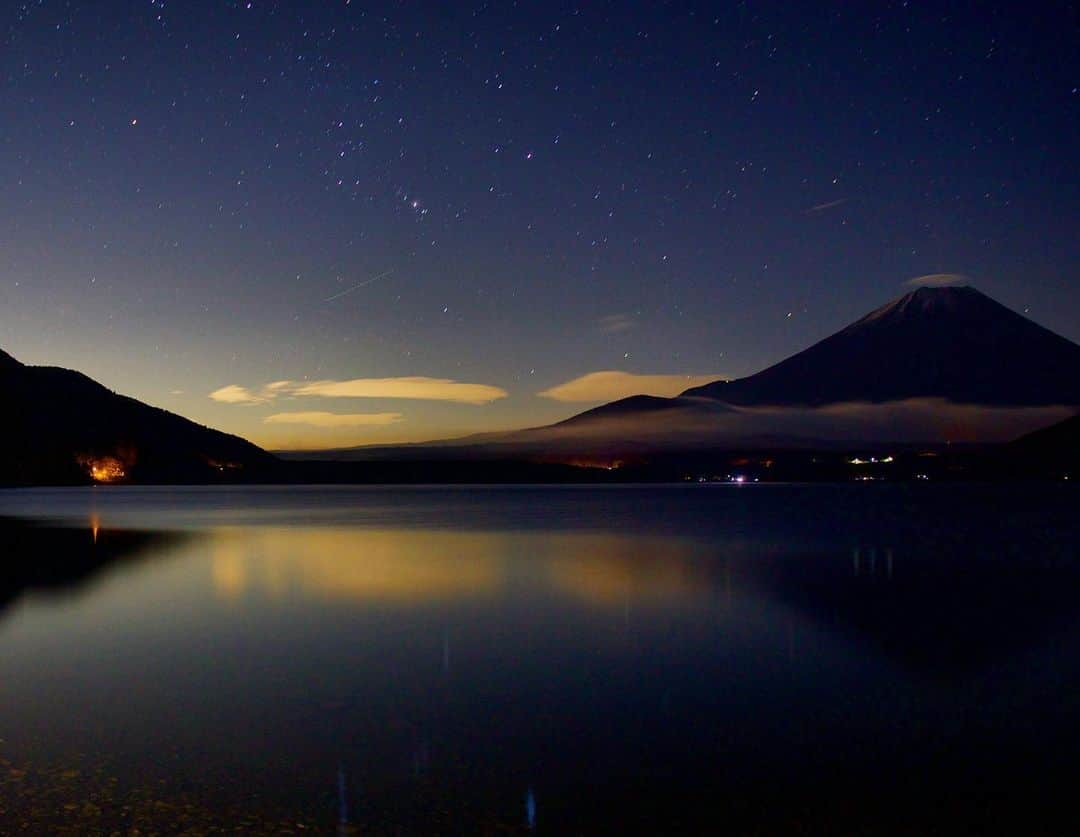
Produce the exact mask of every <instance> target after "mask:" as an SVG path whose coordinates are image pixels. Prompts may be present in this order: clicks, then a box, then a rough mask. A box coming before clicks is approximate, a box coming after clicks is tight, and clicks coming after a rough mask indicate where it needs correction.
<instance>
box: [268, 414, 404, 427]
mask: <svg viewBox="0 0 1080 837" xmlns="http://www.w3.org/2000/svg"><path fill="white" fill-rule="evenodd" d="M402 418H403V416H402V415H401V413H325V412H317V411H316V412H306V413H305V412H298V413H274V415H272V416H267V417H266V418H264V419H263V423H265V424H306V425H310V426H311V427H378V426H383V425H387V424H396V423H397V422H399V421H401V420H402Z"/></svg>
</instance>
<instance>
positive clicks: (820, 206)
mask: <svg viewBox="0 0 1080 837" xmlns="http://www.w3.org/2000/svg"><path fill="white" fill-rule="evenodd" d="M845 203H847V198H839V199H837V200H835V201H827V202H826V203H819V204H817V205H815V206H811V207H810V208H809V209H804V210H803V214H805V215H815V214H817V213H818V212H824V211H825V210H826V209H832V208H833V207H835V206H840V205H841V204H845Z"/></svg>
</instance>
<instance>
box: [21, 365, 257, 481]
mask: <svg viewBox="0 0 1080 837" xmlns="http://www.w3.org/2000/svg"><path fill="white" fill-rule="evenodd" d="M0 392H3V395H4V402H5V405H4V409H3V411H0V433H2V438H3V439H4V444H5V447H6V450H5V452H4V455H3V457H2V459H0V483H8V484H11V483H79V482H86V481H88V480H90V479H91V478H94V479H95V480H96V481H100V482H113V481H136V482H143V483H146V482H209V481H218V480H221V479H240V478H243V479H248V478H257V476H258V475H259V474H261V473H262V472H264V471H265V470H267V469H270V468H272V467H273V466H274V464H275V463H276V462H277V460H276V458H275V457H273V456H271V455H270V454H268V453H266V452H265V451H263V450H262V449H261V448H258V447H256V446H255V445H253V444H251V443H250V442H247V441H245V440H243V439H241V438H239V437H237V436H231V435H229V434H226V433H220V432H218V431H216V430H211V429H210V428H207V427H203V426H201V425H198V424H196V423H194V422H192V421H189V420H187V419H185V418H182V417H180V416H178V415H175V414H173V413H170V412H167V411H166V410H162V409H159V408H157V407H151V406H149V405H147V404H143V403H142V402H140V401H136V400H135V399H133V398H128V397H126V396H123V395H118V394H116V393H114V392H112V391H110V390H108V389H106V388H105V387H103V386H102V385H101V384H99V383H97V382H95V381H93V380H91V379H90V378H88V377H87V376H85V375H83V374H81V373H79V372H73V371H71V370H68V369H59V368H56V367H45V366H24V365H23V364H21V363H19V362H18V361H16V360H15V359H14V358H12V357H11V356H10V355H8V354H6V353H3V352H0Z"/></svg>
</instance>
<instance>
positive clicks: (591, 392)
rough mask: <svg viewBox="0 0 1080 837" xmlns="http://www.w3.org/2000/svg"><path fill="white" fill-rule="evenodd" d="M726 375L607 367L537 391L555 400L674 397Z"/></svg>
mask: <svg viewBox="0 0 1080 837" xmlns="http://www.w3.org/2000/svg"><path fill="white" fill-rule="evenodd" d="M723 377H724V376H723V375H635V374H634V373H632V372H619V371H616V370H608V371H603V372H590V373H588V374H587V375H582V376H581V377H580V378H574V379H573V380H572V381H567V382H566V383H564V384H559V385H558V386H554V387H551V388H550V389H545V390H544V391H543V392H539V393H537V395H539V396H540V397H541V398H551V399H553V400H555V401H614V400H616V399H619V398H626V397H627V396H629V395H658V396H662V397H664V398H671V397H672V396H675V395H679V394H680V393H681V392H683V391H684V390H687V389H689V388H690V387H696V386H701V385H702V384H709V383H712V382H713V381H718V380H721V379H722V378H723Z"/></svg>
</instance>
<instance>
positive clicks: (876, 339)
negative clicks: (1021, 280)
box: [683, 287, 1080, 407]
mask: <svg viewBox="0 0 1080 837" xmlns="http://www.w3.org/2000/svg"><path fill="white" fill-rule="evenodd" d="M683 394H684V395H686V396H697V397H704V398H713V399H717V400H719V401H724V402H726V403H728V404H736V405H744V406H763V405H777V406H797V405H798V406H811V407H816V406H821V405H824V404H836V403H843V402H856V401H863V402H872V403H882V402H887V401H899V400H903V399H913V398H942V399H946V400H948V401H951V402H953V403H958V404H981V405H993V406H1002V407H1004V406H1042V405H1052V404H1080V345H1077V344H1076V343H1073V342H1072V341H1070V340H1067V339H1065V338H1064V337H1061V336H1059V335H1057V334H1054V333H1053V332H1052V331H1049V330H1047V329H1045V328H1043V327H1042V326H1040V325H1037V324H1036V323H1033V322H1032V321H1031V320H1028V319H1027V318H1025V317H1022V316H1021V315H1019V314H1017V313H1015V312H1014V311H1011V310H1009V309H1008V308H1006V307H1005V306H1003V305H1001V304H1000V303H998V302H995V301H994V300H993V299H991V298H990V297H988V296H985V295H984V294H982V293H980V292H979V291H977V290H975V289H974V288H970V287H947V288H919V289H918V290H915V291H912V292H911V293H909V294H907V295H906V296H903V297H901V298H900V299H897V300H895V301H893V302H890V303H889V304H888V305H885V306H883V307H881V308H879V309H878V310H876V311H873V312H872V313H870V314H868V315H866V316H865V317H863V318H862V319H861V320H859V321H858V322H856V323H853V324H852V325H850V326H848V327H847V328H845V329H843V330H842V331H840V332H837V333H836V334H834V335H832V336H831V337H827V338H826V339H824V340H822V341H821V342H820V343H816V344H815V345H813V346H811V347H810V348H808V349H806V350H804V351H802V352H799V353H798V354H796V355H793V356H792V357H790V358H788V359H787V360H784V361H781V362H780V363H778V364H776V365H775V366H771V367H769V368H768V369H765V370H764V371H762V372H758V373H757V374H755V375H751V376H749V377H747V378H741V379H739V380H735V381H730V382H724V381H717V382H714V383H711V384H706V385H705V386H701V387H695V388H693V389H689V390H687V391H686V392H685V393H683Z"/></svg>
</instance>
